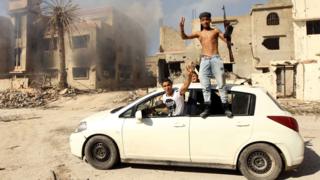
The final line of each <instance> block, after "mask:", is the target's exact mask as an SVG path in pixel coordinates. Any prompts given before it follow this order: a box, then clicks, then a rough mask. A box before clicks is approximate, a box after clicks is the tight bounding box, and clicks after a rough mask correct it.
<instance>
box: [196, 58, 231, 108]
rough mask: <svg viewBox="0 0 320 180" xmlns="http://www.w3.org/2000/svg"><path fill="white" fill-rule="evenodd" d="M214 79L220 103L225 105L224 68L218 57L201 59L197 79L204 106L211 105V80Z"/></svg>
mask: <svg viewBox="0 0 320 180" xmlns="http://www.w3.org/2000/svg"><path fill="white" fill-rule="evenodd" d="M213 77H215V79H216V81H217V88H218V91H219V94H220V98H221V102H222V103H227V93H226V88H225V77H224V66H223V61H222V59H221V58H220V56H219V55H213V56H204V57H202V58H201V63H200V72H199V78H200V83H201V86H202V92H203V98H204V102H205V104H211V78H213Z"/></svg>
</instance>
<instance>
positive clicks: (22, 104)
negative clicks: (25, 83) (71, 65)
mask: <svg viewBox="0 0 320 180" xmlns="http://www.w3.org/2000/svg"><path fill="white" fill-rule="evenodd" d="M80 93H81V92H80V91H79V90H77V89H72V88H68V89H64V90H62V91H60V90H58V89H55V88H50V89H22V90H6V91H1V92H0V108H9V109H13V108H33V107H40V106H44V105H46V104H47V103H49V102H53V101H56V100H58V99H59V96H65V97H66V96H67V97H70V96H76V95H77V94H80Z"/></svg>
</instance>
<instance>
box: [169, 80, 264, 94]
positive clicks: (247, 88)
mask: <svg viewBox="0 0 320 180" xmlns="http://www.w3.org/2000/svg"><path fill="white" fill-rule="evenodd" d="M182 85H183V84H182V83H180V84H175V85H174V86H173V87H174V88H180V87H182ZM225 86H226V89H227V90H228V91H238V92H245V93H253V94H256V93H257V92H261V91H263V92H266V90H264V89H263V88H262V87H257V86H249V85H238V84H226V85H225ZM211 88H212V89H215V90H217V89H218V88H217V85H216V84H213V85H212V86H211ZM189 89H202V87H201V84H200V83H191V84H190V86H189Z"/></svg>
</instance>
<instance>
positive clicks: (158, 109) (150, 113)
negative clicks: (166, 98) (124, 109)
mask: <svg viewBox="0 0 320 180" xmlns="http://www.w3.org/2000/svg"><path fill="white" fill-rule="evenodd" d="M163 94H164V92H163V93H160V94H158V95H155V96H153V97H151V98H149V99H148V100H146V101H144V102H142V103H140V104H139V105H138V106H137V110H136V111H142V116H143V117H144V118H147V117H149V118H150V117H167V116H168V110H167V108H166V106H165V104H163V102H162V95H163Z"/></svg>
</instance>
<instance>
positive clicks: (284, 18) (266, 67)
mask: <svg viewBox="0 0 320 180" xmlns="http://www.w3.org/2000/svg"><path fill="white" fill-rule="evenodd" d="M319 3H320V1H317V0H314V1H312V2H311V1H305V2H302V1H298V0H296V1H295V0H269V1H268V2H267V3H265V4H256V5H254V6H253V7H252V9H251V12H250V13H249V14H248V15H244V16H233V17H227V19H228V21H230V22H231V24H232V25H233V26H234V31H233V36H232V37H233V39H232V42H233V44H234V45H233V46H232V51H233V55H234V59H235V62H234V63H232V62H230V60H229V53H228V49H227V46H226V44H225V43H223V42H222V43H219V53H220V55H221V57H222V59H223V60H224V65H225V70H226V71H228V72H232V73H233V74H235V75H236V77H237V78H240V79H243V80H239V81H230V80H231V79H229V83H234V82H240V83H241V82H244V80H248V79H250V80H251V82H252V85H254V86H262V87H264V88H266V89H267V90H268V91H269V93H270V94H272V95H273V96H274V97H278V98H286V97H293V98H297V99H303V100H319V99H320V97H319V96H320V93H317V92H316V91H317V89H319V87H318V86H315V85H314V84H320V82H318V81H319V80H320V78H319V75H320V73H319V70H320V68H318V66H319V65H318V64H319V61H318V60H317V59H319V54H320V53H319V51H320V49H319V45H318V44H319V42H320V41H319V40H320V39H319V35H318V34H319V28H320V25H319V19H320V15H318V14H317V13H316V9H317V8H319ZM212 27H213V28H220V30H222V31H224V30H223V17H213V18H212ZM221 27H222V29H221ZM163 28H168V27H162V29H163ZM199 30H200V21H199V19H195V20H193V22H192V31H193V32H194V31H199ZM160 32H161V34H160V38H163V37H171V41H169V40H160V42H161V43H167V44H160V53H158V54H156V55H155V56H152V57H150V59H151V61H150V62H152V61H153V62H154V63H155V64H158V71H157V72H156V73H155V74H157V75H158V77H160V78H158V81H160V80H161V77H163V76H165V77H166V76H167V77H172V78H173V79H174V81H175V82H182V81H183V77H182V76H177V77H174V76H171V74H172V73H171V71H172V70H170V69H172V68H171V67H175V66H171V64H173V63H174V64H181V65H184V64H187V63H190V62H191V61H194V62H197V63H198V64H199V57H200V53H201V44H200V42H199V41H198V40H197V39H195V40H192V41H191V42H190V43H188V45H186V44H183V42H181V41H182V40H181V38H180V39H179V38H176V37H179V36H180V35H179V31H174V30H170V31H169V30H165V31H164V30H161V31H160ZM172 44H177V47H183V48H180V49H179V50H177V49H170V48H168V47H174V46H173V45H172ZM183 45H185V46H183ZM164 47H165V48H164ZM183 57H184V58H183ZM164 60H165V61H164ZM161 62H162V63H161ZM163 62H165V63H163ZM168 62H170V63H168ZM149 66H150V65H149ZM150 67H151V66H150ZM152 67H155V66H152ZM179 67H180V66H179ZM180 69H181V70H183V66H181V67H180ZM312 73H313V75H312ZM173 74H174V73H173ZM309 82H310V83H309ZM213 83H214V82H213Z"/></svg>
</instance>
